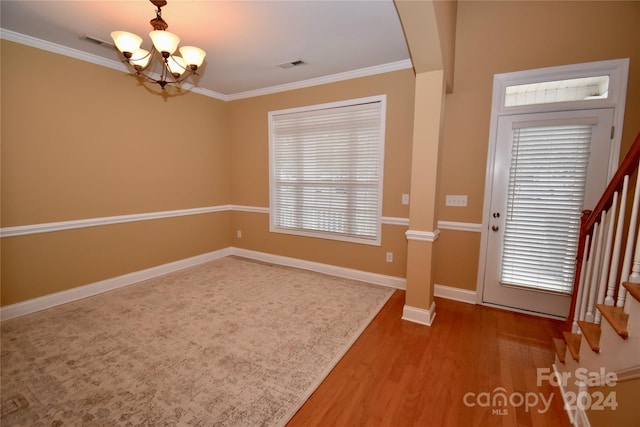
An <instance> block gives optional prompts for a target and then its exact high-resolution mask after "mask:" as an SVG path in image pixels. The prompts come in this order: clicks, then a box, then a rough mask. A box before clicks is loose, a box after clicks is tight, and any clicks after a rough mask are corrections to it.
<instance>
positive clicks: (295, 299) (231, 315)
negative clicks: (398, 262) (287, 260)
mask: <svg viewBox="0 0 640 427" xmlns="http://www.w3.org/2000/svg"><path fill="white" fill-rule="evenodd" d="M392 293H393V290H392V289H388V288H383V287H378V286H374V285H368V284H364V283H360V282H356V281H351V280H345V279H339V278H335V277H330V276H326V275H322V274H317V273H313V272H309V271H304V270H296V269H292V268H287V267H280V266H273V265H268V264H263V263H258V262H251V261H247V260H242V259H238V258H234V257H227V258H223V259H220V260H216V261H212V262H208V263H205V264H201V265H199V266H196V267H193V268H189V269H185V270H182V271H179V272H176V273H171V274H168V275H165V276H162V277H159V278H155V279H151V280H148V281H145V282H141V283H138V284H135V285H132V286H128V287H125V288H121V289H118V290H115V291H111V292H107V293H104V294H101V295H98V296H94V297H91V298H87V299H84V300H81V301H76V302H73V303H69V304H65V305H62V306H58V307H55V308H52V309H49V310H45V311H42V312H38V313H34V314H30V315H27V316H23V317H20V318H16V319H12V320H8V321H5V322H3V323H2V347H1V359H2V363H1V368H2V371H1V374H2V378H1V379H2V387H1V392H2V418H1V421H2V425H7V426H14V425H15V426H19V425H23V426H79V425H84V426H137V425H144V426H176V425H181V426H242V427H250V426H281V425H284V424H286V422H287V421H288V420H289V419H290V418H291V417H292V416H293V414H294V413H295V412H296V411H297V410H298V409H299V407H300V406H301V405H302V404H303V403H304V401H305V400H306V399H307V398H308V397H309V396H310V394H311V393H312V392H313V391H314V390H315V388H316V387H317V386H318V385H319V384H320V382H321V381H322V380H323V379H324V378H325V377H326V375H327V374H328V373H329V371H330V370H331V369H332V368H333V366H335V364H336V363H337V362H338V360H339V359H340V358H341V357H342V356H343V355H344V353H345V352H346V351H347V350H348V348H349V347H350V346H351V345H352V344H353V342H354V341H355V340H356V339H357V337H358V336H359V335H360V333H361V332H362V331H363V330H364V328H365V327H366V326H367V325H368V323H369V322H370V321H371V320H372V319H373V317H374V316H375V315H376V314H377V313H378V311H379V310H380V309H381V308H382V306H383V305H384V303H385V302H386V301H387V300H388V299H389V297H390V296H391V294H392Z"/></svg>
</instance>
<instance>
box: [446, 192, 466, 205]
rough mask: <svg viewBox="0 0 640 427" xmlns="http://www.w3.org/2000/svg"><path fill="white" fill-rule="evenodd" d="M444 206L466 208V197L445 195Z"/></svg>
mask: <svg viewBox="0 0 640 427" xmlns="http://www.w3.org/2000/svg"><path fill="white" fill-rule="evenodd" d="M445 204H446V205H447V206H455V207H457V208H464V207H466V206H467V196H466V195H462V196H456V195H451V194H447V196H446V198H445Z"/></svg>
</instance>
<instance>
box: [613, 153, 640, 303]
mask: <svg viewBox="0 0 640 427" xmlns="http://www.w3.org/2000/svg"><path fill="white" fill-rule="evenodd" d="M638 167H639V168H640V165H639V166H638ZM639 206H640V173H639V174H638V176H637V177H636V189H635V191H634V193H633V205H632V207H631V219H630V220H629V229H628V230H627V245H626V247H625V250H624V261H623V263H622V270H621V273H620V285H619V286H618V299H617V301H616V306H617V307H624V302H625V299H626V295H627V289H626V288H625V287H624V286H622V284H623V283H624V282H628V281H629V275H630V274H631V254H632V253H633V244H634V238H633V236H635V234H636V227H637V224H638V207H639Z"/></svg>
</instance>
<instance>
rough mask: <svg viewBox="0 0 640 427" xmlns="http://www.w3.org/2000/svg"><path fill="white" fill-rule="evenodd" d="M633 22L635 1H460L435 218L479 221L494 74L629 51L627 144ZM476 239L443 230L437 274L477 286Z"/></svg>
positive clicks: (634, 68) (638, 17)
mask: <svg viewBox="0 0 640 427" xmlns="http://www.w3.org/2000/svg"><path fill="white" fill-rule="evenodd" d="M638 22H640V2H611V1H605V2H544V1H543V2H527V1H516V2H484V1H461V2H459V3H458V22H457V26H456V28H457V33H456V52H455V56H456V62H455V79H454V82H455V84H454V91H453V93H451V94H448V95H447V96H446V107H445V127H444V135H443V137H444V142H443V155H442V164H441V168H440V169H441V179H440V183H439V189H440V190H439V195H440V196H439V197H440V203H439V208H438V215H437V216H438V219H439V220H441V221H454V222H466V223H476V224H478V223H480V222H481V221H482V204H483V199H484V185H485V170H486V158H487V149H488V139H489V122H490V114H491V95H492V84H493V76H494V74H499V73H507V72H512V71H520V70H527V69H533V68H541V67H549V66H557V65H565V64H574V63H580V62H590V61H599V60H608V59H617V58H631V61H630V62H631V65H630V69H629V85H628V93H627V105H626V113H625V129H624V134H623V141H622V152H623V153H624V152H626V150H627V149H628V147H629V145H630V144H631V142H632V141H633V139H634V138H635V136H636V135H637V133H638V131H640V121H639V120H638V118H639V117H640V42H639V40H640V33H639V30H638ZM446 194H467V195H468V196H469V199H468V207H467V208H452V207H446V206H444V197H445V195H446ZM469 234H471V236H470V235H469ZM479 241H480V238H479V233H468V232H443V233H442V235H441V237H440V241H439V243H440V247H441V249H442V250H441V252H439V253H438V254H437V260H438V261H437V264H436V271H435V282H436V283H438V284H442V285H448V286H455V287H459V288H463V289H472V290H475V288H476V283H475V281H476V276H477V270H478V253H477V252H476V251H477V250H479V249H480V248H479ZM456 248H458V249H456Z"/></svg>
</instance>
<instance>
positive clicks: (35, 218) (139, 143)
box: [0, 1, 640, 305]
mask: <svg viewBox="0 0 640 427" xmlns="http://www.w3.org/2000/svg"><path fill="white" fill-rule="evenodd" d="M639 7H640V3H639V2H620V3H617V2H603V3H600V2H567V3H564V2H470V1H462V2H459V3H458V11H457V14H458V22H457V25H456V28H457V30H456V47H455V58H456V62H455V80H454V88H455V90H454V92H453V93H451V94H448V95H446V105H445V122H444V134H443V142H442V147H441V159H442V160H441V162H440V164H439V169H440V171H439V173H440V179H439V183H438V188H437V194H438V198H439V199H438V201H437V202H436V203H435V205H437V210H436V219H437V220H444V221H457V222H468V223H480V221H481V219H482V201H483V197H484V195H483V192H484V180H485V168H486V155H487V147H488V133H489V120H490V117H489V114H490V109H491V85H492V79H493V75H494V74H496V73H505V72H511V71H517V70H525V69H531V68H539V67H546V66H555V65H562V64H571V63H577V62H586V61H596V60H604V59H614V58H624V57H630V58H631V68H630V75H629V89H628V94H627V105H626V121H625V131H624V135H623V152H624V151H625V150H626V149H627V148H628V146H629V144H630V143H631V141H632V139H633V138H634V137H635V135H636V134H637V133H638V131H639V130H640V122H639V121H638V120H637V118H638V117H640V68H639V65H638V64H640V43H638V30H637V22H639V21H640V16H639ZM523 16H526V17H527V19H521V18H522V17H523ZM1 54H2V75H1V78H2V86H1V87H2V100H1V102H2V105H1V106H2V129H1V132H2V134H1V136H2V171H1V173H2V177H1V178H2V182H1V186H2V188H1V190H2V194H1V202H2V217H1V221H2V222H1V225H2V227H11V226H19V225H30V224H37V223H46V222H55V221H67V220H77V219H84V218H95V217H105V216H112V215H126V214H134V213H146V212H157V211H165V210H174V209H188V208H194V207H203V206H217V205H224V204H237V205H246V206H258V207H267V206H268V146H267V142H268V136H267V112H268V111H271V110H278V109H283V108H290V107H297V106H302V105H311V104H317V103H323V102H330V101H337V100H344V99H350V98H356V97H362V96H371V95H379V94H383V93H386V94H387V97H388V98H387V102H388V105H387V138H386V140H387V143H386V153H385V180H384V206H383V215H385V216H388V217H400V218H408V217H409V209H408V207H407V206H405V205H402V204H401V203H400V201H401V195H402V194H403V193H409V192H410V188H409V187H410V182H411V161H412V159H411V149H412V138H413V114H414V112H413V108H414V107H413V106H414V93H415V77H414V75H413V72H412V71H411V70H405V71H397V72H393V73H387V74H382V75H377V76H370V77H365V78H359V79H354V80H350V81H345V82H338V83H332V84H328V85H322V86H316V87H310V88H305V89H299V90H293V91H289V92H284V93H280V94H274V95H267V96H260V97H256V98H251V99H245V100H238V101H233V102H229V103H225V102H223V101H218V100H215V99H211V98H207V97H204V96H201V95H197V94H193V93H188V94H185V95H183V96H178V97H172V98H168V99H164V98H162V97H160V96H156V95H153V94H150V93H148V92H147V91H146V90H145V89H144V88H142V87H139V86H138V85H137V82H136V80H135V79H134V78H132V77H131V76H128V75H126V74H124V73H121V72H117V71H114V70H110V69H107V68H103V67H100V66H97V65H93V64H88V63H85V62H82V61H78V60H74V59H71V58H67V57H63V56H59V55H55V54H52V53H48V52H44V51H41V50H37V49H33V48H29V47H25V46H22V45H18V44H14V43H11V42H8V41H4V40H2V42H1ZM42 70H46V72H43V71H42ZM632 118H633V120H632ZM445 194H467V195H469V207H467V208H450V207H445V206H444V200H443V198H444V195H445ZM238 229H241V230H242V231H243V238H242V239H237V238H236V234H235V232H236V230H238ZM405 231H406V227H403V226H394V225H385V226H384V227H383V239H382V246H381V247H376V246H363V245H354V244H349V243H344V242H335V241H330V240H320V239H309V238H304V237H294V236H286V235H281V234H271V233H268V215H266V214H262V213H249V212H222V213H212V214H206V215H196V216H190V217H183V218H173V219H166V220H156V221H146V222H136V223H129V224H120V225H113V226H106V227H99V228H91V229H82V230H73V231H62V232H56V233H45V234H38V235H32V236H23V237H11V238H3V239H2V241H1V243H0V244H1V245H2V247H1V249H2V262H1V264H2V266H1V268H2V271H1V275H2V304H3V305H6V304H11V303H14V302H18V301H22V300H25V299H29V298H34V297H36V296H41V295H45V294H48V293H51V292H56V291H59V290H64V289H69V288H72V287H75V286H79V285H83V284H88V283H91V282H94V281H97V280H101V279H106V278H109V277H113V276H116V275H120V274H125V273H128V272H132V271H137V270H140V269H143V268H147V267H151V266H155V265H159V264H162V263H166V262H170V261H175V260H178V259H182V258H186V257H189V256H193V255H198V254H201V253H206V252H209V251H212V250H216V249H220V248H223V247H228V246H231V245H233V246H238V247H242V248H247V249H253V250H260V251H265V252H270V253H274V254H279V255H285V256H292V257H299V258H302V259H308V260H313V261H317V262H324V263H329V264H334V265H339V266H344V267H349V268H355V269H360V270H365V271H370V272H376V273H381V274H387V275H391V276H397V277H406V258H407V241H406V239H405V236H404V233H405ZM479 240H480V239H479V234H478V233H470V232H458V231H455V232H454V231H448V230H443V231H442V233H441V235H440V239H439V240H438V241H437V246H436V247H437V251H435V252H436V253H435V254H433V257H434V259H435V262H434V266H435V267H434V270H435V271H434V272H433V273H432V274H433V276H434V281H435V283H439V284H443V285H449V286H455V287H459V288H463V289H471V290H473V289H475V276H476V272H477V268H478V265H477V263H478V254H479V250H480V248H479ZM386 252H394V255H395V259H394V262H393V263H386V262H385V261H384V258H385V253H386Z"/></svg>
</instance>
